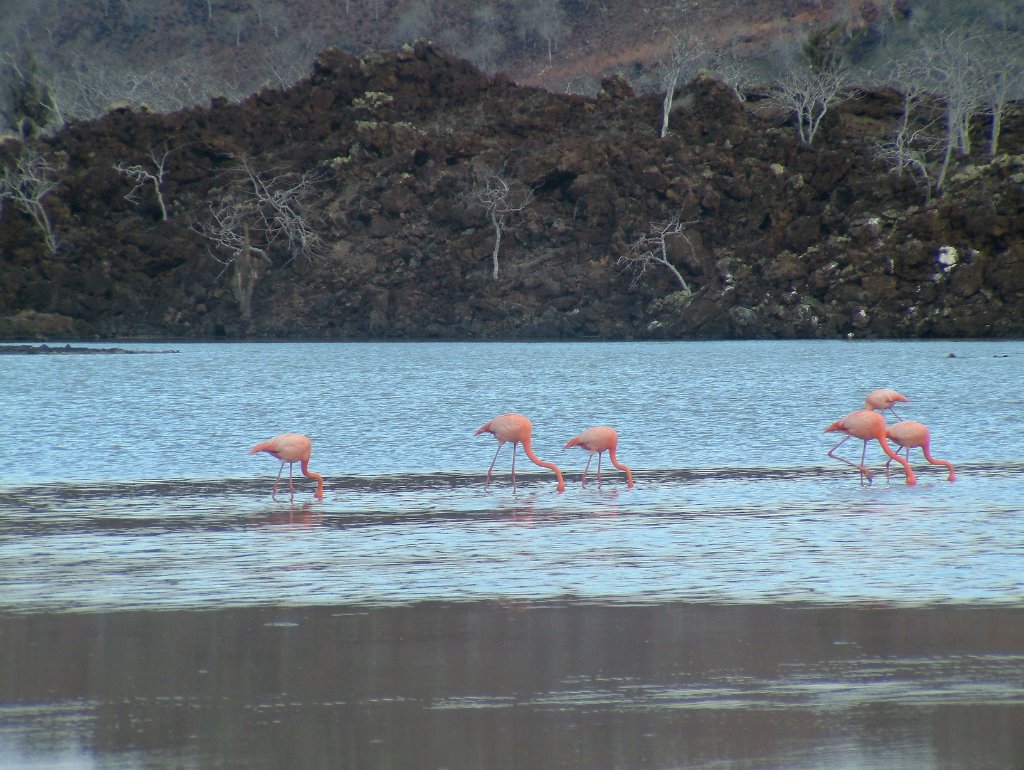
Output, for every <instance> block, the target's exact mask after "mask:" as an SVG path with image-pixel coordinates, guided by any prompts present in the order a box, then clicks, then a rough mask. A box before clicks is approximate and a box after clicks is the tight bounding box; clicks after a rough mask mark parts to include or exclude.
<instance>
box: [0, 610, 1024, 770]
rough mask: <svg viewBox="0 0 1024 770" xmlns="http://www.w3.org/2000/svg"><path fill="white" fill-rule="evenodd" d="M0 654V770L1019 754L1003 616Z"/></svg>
mask: <svg viewBox="0 0 1024 770" xmlns="http://www.w3.org/2000/svg"><path fill="white" fill-rule="evenodd" d="M0 642H2V644H0V704H2V705H0V766H2V767H4V768H17V767H28V766H35V767H38V766H55V765H56V764H59V763H61V762H63V763H64V764H65V765H66V766H81V764H88V765H92V764H96V765H98V766H103V767H125V768H129V767H131V768H135V767H191V766H195V767H213V766H217V767H222V766H224V767H226V766H230V767H247V768H281V767H301V768H320V767H332V768H337V767H345V768H440V767H444V768H452V769H455V768H483V767H486V768H550V767H573V768H612V767H615V768H620V767H622V768H641V767H642V768H669V767H671V768H678V767H702V766H711V765H714V766H715V767H722V766H729V767H734V766H737V765H739V766H742V767H747V768H776V767H779V768H781V767H785V768H803V767H806V768H812V767H813V768H831V767H843V768H857V767H864V768H868V767H871V768H875V767H887V768H898V767H908V768H927V767H971V768H983V767H1000V768H1003V767H1015V766H1020V762H1021V761H1022V758H1024V730H1021V729H1020V727H1021V725H1022V724H1024V610H1022V609H1017V608H1006V609H1002V608H992V607H989V608H964V607H930V608H885V607H877V608H871V607H860V608H850V607H846V608H833V607H806V606H794V607H783V606H772V605H737V606H730V605H694V604H669V605H658V606H587V605H581V604H570V605H566V606H556V605H534V604H530V603H527V602H521V603H509V604H502V603H495V602H486V603H474V604H469V603H467V604H420V605H413V606H409V607H333V608H331V607H319V608H317V607H309V608H307V607H304V608H250V609H236V610H231V609H228V610H216V611H206V612H203V611H200V612H124V613H104V614H100V613H96V614H46V615H31V616H8V617H4V618H0ZM76 759H77V760H80V761H79V762H78V764H75V762H76Z"/></svg>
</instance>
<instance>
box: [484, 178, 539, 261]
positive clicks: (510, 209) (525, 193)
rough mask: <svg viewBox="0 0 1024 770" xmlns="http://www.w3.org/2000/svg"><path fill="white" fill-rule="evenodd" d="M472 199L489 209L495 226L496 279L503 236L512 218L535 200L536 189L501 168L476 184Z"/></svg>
mask: <svg viewBox="0 0 1024 770" xmlns="http://www.w3.org/2000/svg"><path fill="white" fill-rule="evenodd" d="M470 201H471V203H473V204H474V205H476V206H479V207H480V208H482V209H484V210H485V211H486V212H487V218H488V219H489V220H490V222H491V226H492V227H493V228H494V249H493V250H492V252H491V260H492V262H493V263H494V272H493V277H494V280H495V281H497V280H498V252H499V251H500V249H501V238H502V236H503V235H504V234H505V233H506V232H507V231H508V230H509V229H510V225H509V219H510V218H511V217H513V216H514V215H516V214H519V213H522V212H523V211H525V210H526V208H527V207H528V206H529V205H530V203H532V202H533V190H532V189H530V188H529V187H526V186H525V185H523V184H522V183H520V182H518V181H516V180H514V179H509V178H507V176H505V175H503V174H502V173H500V172H492V173H488V174H487V175H486V176H485V177H484V179H483V180H482V181H480V182H478V183H477V184H476V185H475V186H474V187H473V189H472V191H471V192H470Z"/></svg>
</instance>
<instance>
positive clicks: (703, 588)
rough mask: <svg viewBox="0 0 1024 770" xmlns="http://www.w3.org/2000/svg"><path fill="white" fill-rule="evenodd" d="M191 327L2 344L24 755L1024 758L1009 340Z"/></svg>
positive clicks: (912, 764) (1, 594) (1023, 593)
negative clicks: (866, 443)
mask: <svg viewBox="0 0 1024 770" xmlns="http://www.w3.org/2000/svg"><path fill="white" fill-rule="evenodd" d="M125 347H131V348H133V349H142V350H165V349H167V348H168V347H171V346H168V345H134V344H133V345H125ZM173 347H174V348H176V349H177V350H178V351H179V352H177V353H173V354H166V355H131V356H118V355H109V356H70V355H63V356H39V355H36V356H3V357H0V382H2V383H3V386H4V393H5V398H4V399H2V400H0V427H2V428H3V433H4V436H5V438H6V444H7V447H8V449H7V450H5V451H3V452H2V453H0V766H2V767H19V768H20V767H62V766H63V767H124V768H137V767H138V768H141V767H211V766H225V767H226V766H238V767H284V766H301V767H353V768H356V767H360V768H361V767H396V768H406V767H438V768H440V767H449V768H453V767H467V768H468V767H497V768H502V767H509V768H513V767H581V768H582V767H586V768H608V767H634V768H639V767H650V768H655V767H657V768H671V767H716V768H720V767H744V768H748V767H758V768H762V767H763V768H769V767H779V768H782V767H787V768H791V767H808V768H810V767H824V768H832V767H835V768H856V767H865V768H867V767H907V768H931V767H1013V766H1020V765H1021V763H1024V758H1022V754H1021V740H1020V738H1019V736H1020V735H1022V734H1024V729H1021V728H1022V726H1024V711H1022V689H1024V659H1022V657H1021V652H1022V650H1024V630H1022V628H1024V626H1022V619H1021V617H1022V616H1021V613H1022V612H1024V608H1022V605H1024V537H1022V535H1021V533H1022V532H1024V502H1022V501H1024V431H1022V430H1021V429H1020V428H1021V414H1022V413H1024V412H1022V406H1024V388H1022V385H1021V383H1022V382H1024V343H1021V342H1005V341H999V342H956V341H942V342H805V341H803V342H733V343H642V344H641V343H614V344H605V343H593V344H555V343H552V344H533V345H531V344H448V343H420V344H404V343H397V344H223V345H212V344H210V345H174V346H173ZM877 387H893V388H896V389H898V390H900V391H901V392H903V393H905V394H906V395H907V396H909V397H910V399H911V401H910V403H909V404H905V405H903V408H902V409H901V410H900V412H901V414H902V415H903V416H904V417H906V418H909V419H916V420H919V421H922V422H925V423H926V424H928V425H929V426H930V427H931V429H932V434H933V447H932V448H933V452H934V453H935V454H936V455H937V456H939V457H942V458H945V459H949V460H951V461H953V462H954V463H955V464H956V467H957V476H958V480H957V482H955V483H949V482H947V481H946V473H945V469H943V468H935V467H930V466H927V465H926V464H925V463H924V462H923V459H922V458H921V456H920V454H919V453H917V452H915V453H914V455H913V461H914V466H915V470H916V472H917V474H918V480H919V483H918V485H917V486H915V487H908V486H907V485H905V484H904V483H903V477H902V470H901V469H895V470H894V471H893V474H892V478H891V480H890V481H889V482H886V479H885V472H884V463H883V460H884V455H882V453H881V451H880V450H879V448H878V447H877V446H876V445H875V446H871V447H870V448H869V449H868V462H869V465H870V466H871V467H872V468H873V469H874V470H876V471H877V473H876V480H875V483H873V484H871V485H863V484H861V483H860V482H859V479H858V475H857V472H856V471H855V470H854V469H852V468H850V467H848V466H845V465H843V464H841V463H839V462H837V461H835V460H832V459H830V458H828V457H827V456H826V453H827V451H828V449H829V448H830V447H831V446H833V445H834V444H835V442H836V441H837V437H835V436H834V435H833V434H826V435H823V434H822V430H823V428H824V427H825V426H826V425H828V424H829V423H830V422H832V421H834V420H836V419H838V418H839V417H841V416H843V415H844V414H846V413H848V412H850V411H853V410H855V409H857V408H860V407H861V405H862V404H863V398H864V395H865V394H866V393H867V392H868V391H869V390H871V389H874V388H877ZM508 411H518V412H522V413H524V414H527V415H528V416H529V417H530V418H531V419H532V420H533V422H534V449H535V451H536V452H537V454H538V455H540V456H541V457H542V458H544V459H547V460H550V461H554V462H557V463H558V464H559V465H560V466H561V467H562V469H563V471H564V472H565V474H566V480H567V489H566V492H565V493H564V494H557V492H556V491H555V485H554V479H553V475H552V474H550V473H549V472H547V471H544V470H542V469H539V468H536V467H534V466H532V465H530V464H529V463H528V462H527V461H526V460H525V458H523V457H522V456H521V455H520V457H519V462H518V463H517V471H518V473H517V475H518V481H519V484H518V488H517V490H516V491H515V492H513V490H512V487H511V480H510V478H509V467H510V449H509V448H508V447H506V448H505V449H504V450H503V451H502V454H501V455H499V458H498V463H497V466H496V476H495V479H494V481H493V482H492V484H491V485H490V486H489V487H485V485H484V474H485V472H486V470H487V466H488V465H489V464H490V462H491V459H492V457H493V455H494V450H495V448H496V443H495V441H494V440H493V438H492V437H490V436H479V437H475V436H474V435H473V432H474V431H475V429H476V428H477V427H479V426H480V425H481V424H483V423H484V422H486V421H487V420H488V419H490V418H491V417H493V416H495V415H497V414H501V413H503V412H508ZM889 419H890V420H891V419H893V418H892V417H891V416H890V417H889ZM599 424H608V425H612V426H614V427H616V428H617V429H618V431H619V434H620V452H619V454H620V459H621V460H622V461H624V462H626V463H627V464H629V465H630V466H631V467H632V468H633V471H634V476H635V479H636V486H635V488H634V489H632V490H630V489H627V488H626V486H625V483H624V479H623V477H622V474H621V473H620V472H618V471H616V470H614V469H613V468H610V467H609V466H608V464H607V463H605V464H604V466H603V468H602V477H603V478H602V483H601V484H600V485H598V484H597V483H596V478H595V474H594V467H593V466H592V467H591V471H590V477H589V482H588V484H587V486H586V488H582V487H581V485H580V474H581V472H582V469H583V466H584V464H585V462H586V455H585V454H584V453H583V452H581V451H579V450H569V451H563V450H562V449H561V447H562V445H563V444H564V443H565V442H566V441H567V440H568V439H569V438H571V437H572V436H573V435H575V434H576V433H578V432H580V431H581V430H583V429H584V428H587V427H590V426H592V425H599ZM286 431H301V432H304V433H307V434H309V435H310V436H311V437H312V439H313V442H314V450H313V458H312V462H311V467H313V468H314V469H315V470H317V471H319V472H321V473H323V474H324V476H325V477H326V478H327V483H326V487H325V496H324V500H323V501H315V500H314V499H313V497H312V492H313V488H314V487H313V485H312V483H311V482H310V481H309V480H307V479H302V478H299V479H298V480H297V482H296V487H297V488H296V492H295V494H294V497H290V496H289V494H288V493H287V489H286V487H285V489H284V490H283V491H282V492H281V493H279V495H278V499H277V500H274V499H272V498H271V496H270V489H271V486H272V484H273V477H274V474H275V473H276V472H277V463H276V461H274V460H273V459H272V458H269V457H267V456H266V455H260V456H250V455H249V454H248V453H247V450H248V448H249V447H250V446H252V445H253V444H255V443H256V442H258V441H260V440H262V439H265V438H268V437H270V436H272V435H275V434H277V433H282V432H286ZM841 451H843V453H844V455H845V456H846V457H848V458H851V459H857V458H859V455H860V442H857V441H853V440H851V441H850V442H847V444H846V445H845V446H844V447H843V448H842V450H841ZM286 473H287V471H286ZM964 757H970V758H971V761H970V762H968V763H966V764H965V762H964V761H963V760H964ZM289 758H299V759H298V760H296V761H295V762H291V761H290V759H289Z"/></svg>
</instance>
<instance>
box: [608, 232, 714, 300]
mask: <svg viewBox="0 0 1024 770" xmlns="http://www.w3.org/2000/svg"><path fill="white" fill-rule="evenodd" d="M695 223H696V222H695V221H694V222H680V221H679V218H678V217H673V218H672V219H670V220H669V221H667V222H665V223H664V224H656V225H651V227H650V230H648V232H647V234H646V235H641V236H640V237H639V238H637V239H636V240H635V241H633V243H631V244H630V245H629V251H627V252H626V253H625V254H623V255H622V256H621V257H619V259H618V264H619V265H622V267H623V269H626V270H632V271H633V281H632V283H631V284H630V285H631V286H636V285H637V283H639V282H640V279H641V278H642V277H643V275H644V273H646V272H647V270H648V269H650V268H651V267H655V266H657V265H661V266H662V267H664V268H666V269H667V270H668V271H669V272H670V273H672V275H673V276H674V277H675V279H676V280H677V281H679V286H680V287H681V288H682V290H683V291H684V292H686V293H687V294H690V293H691V291H690V287H689V285H688V284H687V283H686V279H685V278H683V276H682V274H681V273H680V272H679V270H678V269H677V268H676V266H675V265H673V264H672V260H670V259H669V257H668V239H669V238H672V237H675V236H678V237H680V238H682V239H683V240H684V241H685V242H686V245H687V246H689V247H690V251H691V253H696V252H695V250H694V248H693V242H692V241H690V239H689V237H687V235H686V233H685V230H686V228H687V227H689V226H690V225H692V224H695Z"/></svg>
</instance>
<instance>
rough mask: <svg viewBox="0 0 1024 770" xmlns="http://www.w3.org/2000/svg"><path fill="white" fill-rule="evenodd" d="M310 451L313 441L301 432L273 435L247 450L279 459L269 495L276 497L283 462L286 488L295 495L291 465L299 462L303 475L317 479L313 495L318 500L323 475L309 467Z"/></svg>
mask: <svg viewBox="0 0 1024 770" xmlns="http://www.w3.org/2000/svg"><path fill="white" fill-rule="evenodd" d="M312 451H313V442H312V441H310V440H309V436H303V435H302V434H301V433H282V434H281V435H280V436H274V438H271V439H267V440H266V441H262V442H260V443H259V444H257V445H256V446H254V447H253V448H252V449H250V450H249V454H251V455H254V454H256V453H257V452H266V453H267V454H269V455H272V456H274V457H276V458H277V459H278V460H280V461H281V467H280V468H278V470H277V478H276V479H274V491H273V492H272V493H271V497H273V498H274V499H275V500H276V499H277V483H278V482H279V481H280V480H281V472H282V471H283V470H284V464H285V463H288V489H289V491H290V492H291V494H292V497H294V496H295V485H294V484H293V483H292V467H293V466H294V465H295V463H299V467H300V468H301V469H302V475H303V476H306V477H307V478H310V479H316V480H317V485H316V495H315V497H316V498H317V499H318V500H322V499H323V497H324V477H323V476H321V475H320V474H319V473H315V472H314V471H311V470H310V469H309V455H310V453H311V452H312Z"/></svg>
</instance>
